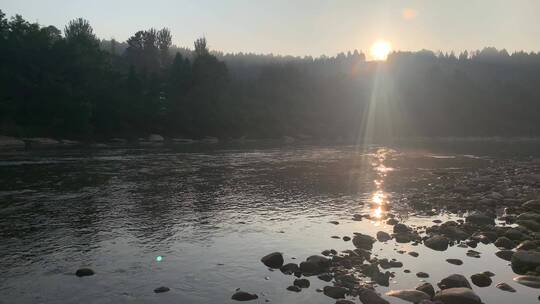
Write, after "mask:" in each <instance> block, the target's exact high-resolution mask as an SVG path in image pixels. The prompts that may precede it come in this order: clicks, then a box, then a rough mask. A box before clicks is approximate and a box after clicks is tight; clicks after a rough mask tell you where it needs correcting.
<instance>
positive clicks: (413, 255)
mask: <svg viewBox="0 0 540 304" xmlns="http://www.w3.org/2000/svg"><path fill="white" fill-rule="evenodd" d="M408 254H409V255H410V256H412V257H415V258H416V257H418V252H416V251H410V252H409V253H408Z"/></svg>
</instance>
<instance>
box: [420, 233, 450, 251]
mask: <svg viewBox="0 0 540 304" xmlns="http://www.w3.org/2000/svg"><path fill="white" fill-rule="evenodd" d="M449 242H450V241H449V240H448V238H446V237H444V236H441V235H435V236H432V237H430V238H428V239H427V240H425V241H424V245H425V246H426V247H428V248H431V249H433V250H438V251H445V250H446V249H448V243H449Z"/></svg>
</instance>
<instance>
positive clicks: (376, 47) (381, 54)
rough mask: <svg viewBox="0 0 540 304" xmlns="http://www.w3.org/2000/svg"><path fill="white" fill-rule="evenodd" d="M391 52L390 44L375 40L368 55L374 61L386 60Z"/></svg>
mask: <svg viewBox="0 0 540 304" xmlns="http://www.w3.org/2000/svg"><path fill="white" fill-rule="evenodd" d="M391 51H392V46H391V45H390V42H388V41H385V40H377V41H375V42H374V43H373V44H372V45H371V50H370V54H371V57H372V58H373V59H374V60H386V58H387V57H388V54H390V52H391Z"/></svg>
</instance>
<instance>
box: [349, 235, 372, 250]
mask: <svg viewBox="0 0 540 304" xmlns="http://www.w3.org/2000/svg"><path fill="white" fill-rule="evenodd" d="M352 242H353V244H354V246H355V247H356V248H361V249H366V250H371V249H372V248H373V243H375V239H374V238H373V237H372V236H369V235H366V234H361V233H355V234H354V237H353V240H352Z"/></svg>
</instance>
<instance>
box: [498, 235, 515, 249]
mask: <svg viewBox="0 0 540 304" xmlns="http://www.w3.org/2000/svg"><path fill="white" fill-rule="evenodd" d="M493 244H494V245H495V246H497V247H499V248H504V249H512V248H514V247H516V244H515V243H514V241H512V240H511V239H509V238H507V237H505V236H501V237H500V238H498V239H497V240H496V241H495V242H494V243H493Z"/></svg>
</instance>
